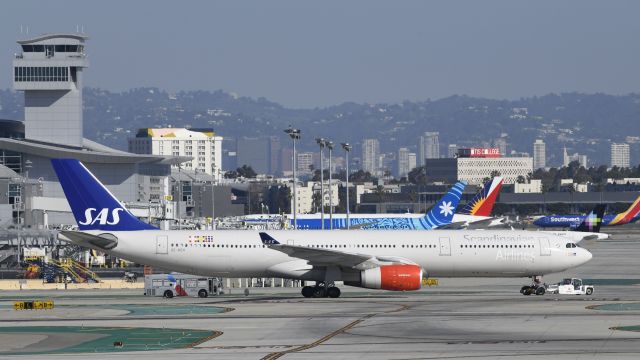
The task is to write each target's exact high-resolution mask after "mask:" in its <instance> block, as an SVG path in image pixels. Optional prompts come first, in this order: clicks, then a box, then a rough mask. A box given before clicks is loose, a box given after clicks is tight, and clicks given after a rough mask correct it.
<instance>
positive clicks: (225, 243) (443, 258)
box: [51, 159, 592, 298]
mask: <svg viewBox="0 0 640 360" xmlns="http://www.w3.org/2000/svg"><path fill="white" fill-rule="evenodd" d="M51 162H52V165H53V168H54V170H55V172H56V174H57V176H58V180H59V181H60V184H61V186H62V189H63V191H64V194H65V196H66V198H67V201H68V202H69V205H70V207H71V210H72V213H73V215H74V217H75V219H76V222H77V223H78V230H61V231H60V238H61V239H64V240H67V241H71V242H73V243H75V244H77V245H80V246H83V247H87V248H91V249H96V250H100V251H104V252H106V253H109V254H112V255H114V256H117V257H120V258H123V259H128V260H130V261H134V262H136V263H139V264H147V265H152V266H157V267H160V268H163V269H167V270H172V271H178V272H182V273H188V274H195V275H202V276H216V277H218V276H219V277H236V278H241V277H281V278H289V279H296V280H302V281H315V282H316V285H315V286H305V287H303V288H302V295H303V296H304V297H331V298H336V297H339V296H340V289H339V288H338V287H337V286H336V282H338V281H342V282H344V284H345V285H349V286H355V287H361V288H367V289H384V290H391V291H413V290H418V289H420V287H421V284H422V279H423V278H424V277H427V276H443V277H470V276H471V277H531V278H532V279H534V286H535V289H536V294H538V292H541V293H544V287H541V286H537V284H539V279H540V277H541V276H542V275H545V274H549V273H554V272H560V271H564V270H567V269H570V268H573V267H576V266H580V265H582V264H584V263H586V262H587V261H589V260H590V259H591V257H592V255H591V253H590V252H589V251H588V250H586V249H583V248H581V247H579V246H577V245H576V244H575V243H573V242H569V241H567V240H565V239H562V238H561V237H557V236H554V235H550V234H540V233H537V232H531V231H521V230H517V231H509V230H499V231H490V230H486V231H468V230H442V231H415V230H408V231H402V230H398V231H384V232H383V231H357V232H355V231H336V232H332V233H328V232H326V231H312V230H305V231H296V230H274V231H269V232H268V233H267V232H258V231H251V230H220V231H216V230H209V231H201V230H159V229H157V228H155V227H154V226H152V225H150V224H147V223H144V222H142V221H141V220H139V219H138V218H136V217H135V216H134V215H133V214H132V213H131V212H129V211H128V210H127V209H126V208H125V207H124V206H123V205H122V204H121V203H120V202H119V201H118V199H116V197H115V196H114V195H113V194H112V193H111V192H110V191H109V190H108V189H107V188H106V187H105V186H104V185H103V184H102V183H100V181H99V180H98V179H97V178H96V177H95V176H94V175H93V174H92V173H91V172H90V171H89V170H88V169H87V168H86V167H85V166H84V165H83V164H82V163H81V162H80V161H78V160H75V159H52V160H51ZM534 286H531V287H528V288H531V289H533V288H534ZM537 289H542V290H537ZM167 291H171V290H167ZM165 295H166V296H167V297H171V296H172V294H165ZM539 295H540V294H539Z"/></svg>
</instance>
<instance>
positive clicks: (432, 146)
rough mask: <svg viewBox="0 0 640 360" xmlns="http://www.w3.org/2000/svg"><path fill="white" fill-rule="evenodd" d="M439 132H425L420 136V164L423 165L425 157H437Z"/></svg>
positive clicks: (438, 154) (438, 155) (438, 153)
mask: <svg viewBox="0 0 640 360" xmlns="http://www.w3.org/2000/svg"><path fill="white" fill-rule="evenodd" d="M439 135H440V133H439V132H437V131H436V132H425V133H424V135H422V136H420V144H419V148H420V149H419V154H420V159H419V160H420V166H422V165H424V161H425V159H437V158H439V157H440V141H439V140H438V137H439Z"/></svg>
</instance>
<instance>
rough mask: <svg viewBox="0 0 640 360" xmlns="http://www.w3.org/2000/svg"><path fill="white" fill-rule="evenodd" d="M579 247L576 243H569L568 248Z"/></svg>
mask: <svg viewBox="0 0 640 360" xmlns="http://www.w3.org/2000/svg"><path fill="white" fill-rule="evenodd" d="M575 247H578V245H576V244H575V243H567V249H571V248H575Z"/></svg>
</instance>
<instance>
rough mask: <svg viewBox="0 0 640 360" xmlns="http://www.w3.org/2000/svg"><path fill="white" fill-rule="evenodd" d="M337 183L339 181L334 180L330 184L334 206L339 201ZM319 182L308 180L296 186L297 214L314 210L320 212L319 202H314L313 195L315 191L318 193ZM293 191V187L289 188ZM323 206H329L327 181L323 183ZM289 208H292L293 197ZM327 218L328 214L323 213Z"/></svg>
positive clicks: (309, 212)
mask: <svg viewBox="0 0 640 360" xmlns="http://www.w3.org/2000/svg"><path fill="white" fill-rule="evenodd" d="M338 184H339V181H334V182H333V184H332V185H331V197H332V198H333V200H332V201H333V206H334V207H336V206H338V205H339V203H340V198H339V194H338V190H339V189H338ZM320 189H321V187H320V183H319V182H315V181H308V182H307V183H306V184H304V185H300V184H299V185H298V186H296V198H297V199H298V204H297V206H298V207H297V209H298V213H299V214H312V213H316V212H320V203H319V202H318V203H317V204H316V203H315V202H314V197H313V195H314V194H315V193H318V194H319V193H320ZM291 192H293V189H292V190H291ZM324 206H325V207H328V206H329V184H328V182H327V183H325V185H324ZM291 209H293V197H292V198H291ZM325 216H326V217H327V219H328V218H329V214H326V213H325Z"/></svg>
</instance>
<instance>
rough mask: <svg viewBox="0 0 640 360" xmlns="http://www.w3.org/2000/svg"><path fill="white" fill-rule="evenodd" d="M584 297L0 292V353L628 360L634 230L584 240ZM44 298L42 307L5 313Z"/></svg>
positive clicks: (639, 276) (637, 253) (473, 286)
mask: <svg viewBox="0 0 640 360" xmlns="http://www.w3.org/2000/svg"><path fill="white" fill-rule="evenodd" d="M581 245H582V246H584V247H586V248H588V249H589V250H591V251H592V252H593V254H594V258H593V260H592V261H590V262H589V263H587V264H585V265H583V266H581V267H579V268H576V269H573V270H571V271H570V272H567V273H563V274H552V275H547V276H546V277H545V278H544V281H546V282H548V283H553V282H558V281H560V280H561V279H562V278H564V277H582V278H583V279H585V281H586V282H588V283H592V284H594V285H595V293H594V294H593V295H591V296H576V295H573V296H570V295H550V294H546V295H543V296H523V295H520V293H519V289H520V286H521V285H524V284H527V283H528V280H527V279H468V278H467V279H439V280H440V281H439V283H440V284H439V286H435V287H426V288H423V289H422V290H420V291H418V292H407V293H393V292H386V291H375V290H366V289H357V288H350V287H342V290H343V296H342V297H340V298H339V299H304V298H302V297H301V296H300V295H299V289H295V288H293V289H292V288H284V289H283V288H252V289H250V291H249V292H250V293H249V295H248V296H245V295H244V293H243V289H232V290H231V293H230V294H229V293H227V294H225V295H222V296H219V297H210V298H206V299H200V298H185V297H181V298H173V299H163V298H159V297H158V298H156V297H145V296H143V295H142V292H141V291H140V289H89V290H66V291H65V290H22V291H17V290H12V291H2V292H0V359H59V358H61V357H65V358H67V359H74V358H78V359H80V358H83V359H86V358H87V356H91V357H93V358H100V359H122V358H132V357H134V356H135V357H136V358H137V359H154V360H160V359H174V358H189V359H212V358H215V359H279V358H283V359H327V358H337V359H496V358H498V359H507V358H512V357H515V356H518V357H519V358H523V359H549V358H553V359H611V358H615V359H624V358H627V359H637V358H639V357H640V332H638V331H640V266H638V260H637V259H638V258H640V234H638V233H637V232H636V231H629V232H624V231H622V232H621V231H617V232H616V234H615V236H614V237H613V238H612V239H609V240H603V241H586V242H583V243H581ZM41 299H51V300H53V301H54V302H55V308H54V309H51V310H21V311H16V310H14V309H13V302H14V301H18V300H41Z"/></svg>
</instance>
